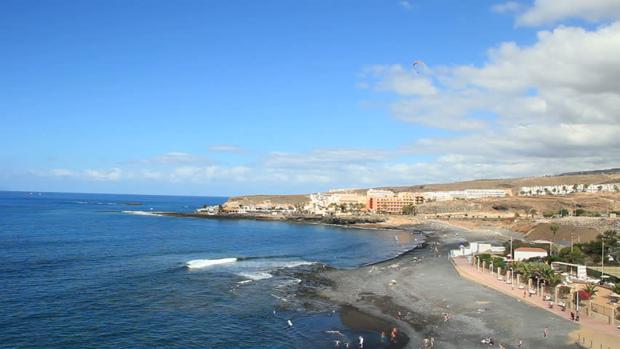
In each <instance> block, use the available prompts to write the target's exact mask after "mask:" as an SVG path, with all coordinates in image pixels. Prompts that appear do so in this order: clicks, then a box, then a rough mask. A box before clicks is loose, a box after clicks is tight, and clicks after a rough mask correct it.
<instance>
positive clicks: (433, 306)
mask: <svg viewBox="0 0 620 349" xmlns="http://www.w3.org/2000/svg"><path fill="white" fill-rule="evenodd" d="M416 229H420V230H423V231H425V232H427V237H428V240H427V243H426V244H425V247H423V248H419V249H416V250H414V251H412V252H410V253H406V254H404V255H402V256H400V257H398V258H396V259H393V260H390V261H385V262H382V263H378V264H375V265H369V266H364V267H361V268H357V269H353V270H326V271H323V272H321V273H320V275H317V276H318V277H319V278H321V279H325V280H326V282H325V283H324V284H323V286H322V287H319V288H318V289H317V290H316V292H317V293H318V295H319V296H320V297H321V298H324V299H327V300H329V301H331V302H334V303H336V304H339V305H341V306H343V308H342V309H343V311H342V312H341V317H342V319H343V322H344V323H345V324H349V326H351V327H353V328H355V327H360V326H357V325H356V324H360V323H362V324H363V326H361V328H363V329H367V330H373V331H376V333H377V336H379V333H380V331H381V330H384V328H385V327H388V328H390V327H392V326H397V327H398V329H399V330H400V331H401V333H402V335H403V336H402V338H399V343H398V345H396V346H394V347H406V348H422V347H423V340H424V338H430V337H434V339H435V346H434V347H435V348H479V347H488V345H484V344H481V339H482V338H484V337H492V338H493V339H494V341H495V343H496V345H495V347H498V344H502V345H503V346H504V347H506V348H518V343H519V340H522V341H523V345H522V348H579V346H577V345H575V344H574V339H571V337H570V333H571V332H573V331H575V330H576V329H577V328H578V325H576V324H573V323H571V322H570V321H566V320H564V319H562V318H559V317H557V316H555V315H553V314H550V313H549V312H547V311H545V310H542V309H539V308H536V307H533V306H530V305H528V304H525V303H522V302H521V301H519V300H518V299H514V298H512V297H509V296H506V295H504V294H502V293H499V292H497V291H494V290H492V289H489V288H486V287H484V286H481V285H479V284H476V283H474V282H472V281H469V280H467V279H463V278H461V277H460V276H459V275H458V273H457V272H456V271H455V269H454V267H453V266H452V264H451V262H450V260H449V259H448V251H449V249H452V248H457V247H458V245H459V244H460V243H462V242H463V241H464V239H467V240H470V241H475V240H478V239H484V240H489V239H505V238H506V236H498V235H497V234H496V233H493V232H488V231H471V230H465V229H460V228H455V227H449V226H442V225H435V224H428V225H424V226H416ZM435 247H437V250H435ZM394 281H395V282H394ZM347 309H348V310H347ZM351 309H355V311H350V310H351ZM399 312H400V316H399ZM444 313H447V314H448V316H449V319H448V321H444V319H443V314H444ZM362 318H363V319H362ZM360 319H361V320H360ZM373 319H374V320H373ZM545 327H547V328H548V336H547V337H546V338H545V337H544V336H543V331H544V328H545ZM386 333H387V334H388V336H389V331H386Z"/></svg>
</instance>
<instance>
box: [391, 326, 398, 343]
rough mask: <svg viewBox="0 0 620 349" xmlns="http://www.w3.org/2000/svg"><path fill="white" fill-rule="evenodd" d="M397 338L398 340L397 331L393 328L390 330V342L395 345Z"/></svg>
mask: <svg viewBox="0 0 620 349" xmlns="http://www.w3.org/2000/svg"><path fill="white" fill-rule="evenodd" d="M397 338H398V329H397V328H396V327H394V328H393V329H392V333H391V334H390V341H392V343H396V341H397Z"/></svg>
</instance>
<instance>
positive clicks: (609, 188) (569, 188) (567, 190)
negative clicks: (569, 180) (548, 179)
mask: <svg viewBox="0 0 620 349" xmlns="http://www.w3.org/2000/svg"><path fill="white" fill-rule="evenodd" d="M619 191H620V183H606V184H558V185H537V186H532V187H521V188H520V189H519V195H522V196H538V195H568V194H572V193H600V192H607V193H613V192H619Z"/></svg>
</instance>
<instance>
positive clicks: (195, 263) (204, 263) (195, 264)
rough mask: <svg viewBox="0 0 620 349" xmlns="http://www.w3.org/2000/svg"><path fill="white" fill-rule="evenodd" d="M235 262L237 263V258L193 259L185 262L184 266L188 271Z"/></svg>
mask: <svg viewBox="0 0 620 349" xmlns="http://www.w3.org/2000/svg"><path fill="white" fill-rule="evenodd" d="M236 261H237V258H220V259H194V260H192V261H189V262H187V263H186V264H185V265H186V266H187V267H188V268H189V269H200V268H206V267H210V266H212V265H218V264H228V263H234V262H236Z"/></svg>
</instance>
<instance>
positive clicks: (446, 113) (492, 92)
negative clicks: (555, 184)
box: [372, 23, 620, 180]
mask: <svg viewBox="0 0 620 349" xmlns="http://www.w3.org/2000/svg"><path fill="white" fill-rule="evenodd" d="M617 57H620V23H613V24H610V25H607V26H603V27H600V28H597V29H596V30H593V31H587V30H585V29H583V28H576V27H559V28H557V29H555V30H554V31H543V32H540V33H539V34H538V40H537V42H536V43H535V44H533V45H531V46H523V47H521V46H518V45H517V44H515V43H504V44H501V45H499V46H498V47H496V48H493V49H491V50H489V52H488V61H487V62H486V63H485V64H484V65H482V66H481V67H474V66H455V67H440V68H438V69H435V71H436V73H434V74H433V79H432V80H430V81H432V83H433V88H434V91H435V92H434V93H432V94H426V95H421V94H418V95H412V94H406V93H403V91H404V90H406V89H407V86H400V85H395V84H393V83H392V81H394V80H395V79H398V77H396V78H395V76H394V75H398V74H402V75H403V77H402V78H401V80H400V81H405V82H404V83H405V84H407V83H408V82H407V80H406V79H407V78H408V76H409V73H408V72H406V71H405V70H404V69H401V70H399V69H395V68H394V67H393V66H386V67H384V68H383V69H379V68H376V69H375V71H377V72H378V73H379V75H381V74H383V77H379V80H378V81H374V82H373V83H372V86H374V87H375V88H377V89H382V88H384V87H385V86H389V90H390V91H391V92H392V93H394V94H395V95H396V96H398V97H400V98H399V99H398V101H396V102H395V103H393V104H392V105H391V106H390V109H391V110H392V112H393V113H394V114H395V115H396V116H397V117H399V118H400V119H402V120H405V121H408V122H412V123H416V124H422V125H426V126H431V127H436V128H440V129H446V130H460V131H462V132H461V135H460V136H452V137H447V138H431V139H424V140H419V141H416V142H414V143H413V144H412V145H411V147H410V148H409V149H408V151H409V152H410V153H413V154H424V155H428V154H434V155H435V156H437V157H438V158H437V160H436V161H435V162H428V163H424V164H414V165H401V166H400V167H395V168H394V169H393V170H396V169H401V172H402V171H405V170H407V171H413V169H414V168H424V169H425V171H428V172H429V173H436V172H435V170H436V169H437V168H440V169H444V170H445V171H446V172H447V173H450V176H452V178H446V180H453V179H463V178H471V177H490V176H491V177H494V176H515V175H530V174H546V173H553V172H562V171H565V170H579V169H592V168H603V167H617V166H618V164H619V163H620V155H618V154H620V137H618V135H619V134H620V113H619V112H618V111H619V110H620V65H619V64H618V63H617ZM411 85H412V88H413V89H415V88H416V86H415V84H413V83H411ZM463 131H464V132H465V133H464V134H463ZM410 166H414V167H411V168H410ZM438 176H439V177H437V178H443V177H445V174H444V175H441V174H438ZM457 176H458V177H459V178H454V177H457Z"/></svg>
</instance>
